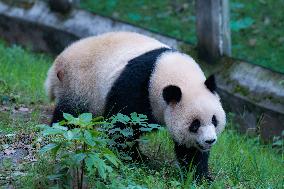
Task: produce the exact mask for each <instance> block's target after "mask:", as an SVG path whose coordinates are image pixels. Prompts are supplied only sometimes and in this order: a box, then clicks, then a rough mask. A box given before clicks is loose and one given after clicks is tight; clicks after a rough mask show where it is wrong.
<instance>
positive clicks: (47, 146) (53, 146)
mask: <svg viewBox="0 0 284 189" xmlns="http://www.w3.org/2000/svg"><path fill="white" fill-rule="evenodd" d="M57 146H58V144H54V143H51V144H48V145H45V146H44V147H42V148H41V149H40V150H39V152H40V153H42V154H43V153H46V152H48V151H50V150H52V149H54V148H56V147H57Z"/></svg>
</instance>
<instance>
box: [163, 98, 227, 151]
mask: <svg viewBox="0 0 284 189" xmlns="http://www.w3.org/2000/svg"><path fill="white" fill-rule="evenodd" d="M164 118H165V122H166V125H167V128H168V130H169V131H170V133H171V135H172V136H173V138H174V140H175V141H176V142H178V143H179V144H185V145H186V146H187V147H192V146H194V147H196V148H198V149H199V150H200V151H208V150H210V148H211V147H212V146H213V145H214V144H215V143H216V142H217V136H218V134H220V133H221V132H222V130H223V129H224V126H225V122H226V117H225V112H224V110H223V108H222V106H221V103H220V101H219V97H218V96H217V95H215V94H213V93H212V94H207V95H204V96H199V97H197V98H194V99H186V97H184V98H181V100H180V102H178V103H176V104H174V103H171V104H169V105H168V106H167V108H166V110H165V112H164Z"/></svg>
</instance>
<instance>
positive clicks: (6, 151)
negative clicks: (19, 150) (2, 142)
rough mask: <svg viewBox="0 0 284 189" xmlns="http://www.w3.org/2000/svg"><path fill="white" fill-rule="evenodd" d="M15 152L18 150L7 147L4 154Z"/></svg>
mask: <svg viewBox="0 0 284 189" xmlns="http://www.w3.org/2000/svg"><path fill="white" fill-rule="evenodd" d="M15 152H16V150H14V149H6V150H4V154H6V155H10V154H14V153H15Z"/></svg>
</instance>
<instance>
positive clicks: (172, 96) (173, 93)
mask: <svg viewBox="0 0 284 189" xmlns="http://www.w3.org/2000/svg"><path fill="white" fill-rule="evenodd" d="M163 98H164V100H165V101H166V102H167V104H169V103H171V102H173V103H178V102H179V101H180V99H181V90H180V88H179V87H178V86H174V85H169V86H167V87H165V88H164V90H163Z"/></svg>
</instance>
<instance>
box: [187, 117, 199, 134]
mask: <svg viewBox="0 0 284 189" xmlns="http://www.w3.org/2000/svg"><path fill="white" fill-rule="evenodd" d="M199 127H200V121H199V120H198V119H195V120H193V122H192V123H191V124H190V126H189V131H190V132H193V133H196V132H197V130H198V128H199Z"/></svg>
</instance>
